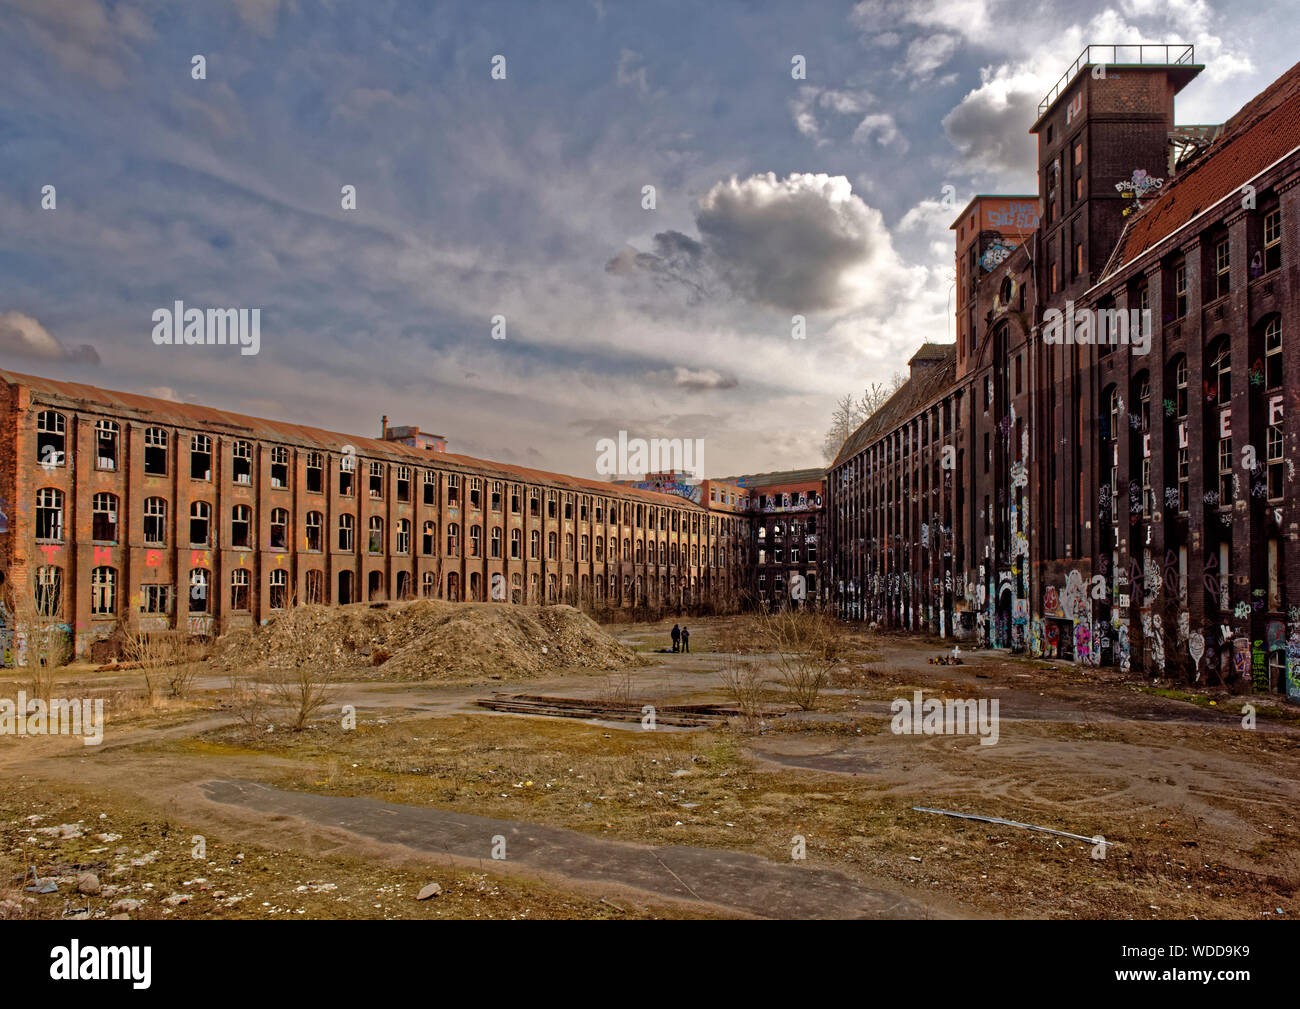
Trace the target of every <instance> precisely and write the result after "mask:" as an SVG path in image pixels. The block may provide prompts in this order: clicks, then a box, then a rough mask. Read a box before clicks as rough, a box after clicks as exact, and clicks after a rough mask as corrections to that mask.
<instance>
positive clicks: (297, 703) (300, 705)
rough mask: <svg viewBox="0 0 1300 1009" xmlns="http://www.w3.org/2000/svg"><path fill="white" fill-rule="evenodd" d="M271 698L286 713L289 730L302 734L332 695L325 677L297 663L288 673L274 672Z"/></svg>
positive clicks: (286, 671) (317, 671) (285, 670)
mask: <svg viewBox="0 0 1300 1009" xmlns="http://www.w3.org/2000/svg"><path fill="white" fill-rule="evenodd" d="M272 675H273V679H272V680H271V694H272V695H273V696H274V698H275V700H276V701H278V702H279V704H280V706H281V707H283V708H285V709H286V710H287V711H288V713H289V727H290V728H291V729H293V731H294V732H301V731H302V730H303V729H305V728H306V727H307V723H308V722H309V721H311V717H312V715H314V714H316V712H318V711H319V710H320V709H321V708H323V707H325V705H327V704H329V703H330V700H331V696H332V691H331V690H330V688H329V684H328V683H327V682H326V681H325V678H324V674H323V673H321V672H320V671H319V670H318V669H317V668H315V667H313V666H310V665H307V664H306V663H299V664H298V665H297V666H295V667H293V668H290V669H278V670H275V671H274V673H273V674H272Z"/></svg>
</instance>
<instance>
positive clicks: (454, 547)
mask: <svg viewBox="0 0 1300 1009" xmlns="http://www.w3.org/2000/svg"><path fill="white" fill-rule="evenodd" d="M447 556H448V557H459V556H460V526H459V525H457V524H456V523H455V522H448V523H447ZM447 585H448V593H449V596H450V586H451V582H448V583H447ZM459 595H460V592H459V586H458V588H457V592H456V595H455V596H450V597H451V598H453V599H454V598H457V597H458V596H459Z"/></svg>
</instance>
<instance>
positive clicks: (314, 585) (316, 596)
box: [306, 570, 325, 606]
mask: <svg viewBox="0 0 1300 1009" xmlns="http://www.w3.org/2000/svg"><path fill="white" fill-rule="evenodd" d="M306 592H307V605H309V606H319V605H320V604H321V603H323V602H324V601H325V572H323V571H316V570H312V571H308V572H307V576H306Z"/></svg>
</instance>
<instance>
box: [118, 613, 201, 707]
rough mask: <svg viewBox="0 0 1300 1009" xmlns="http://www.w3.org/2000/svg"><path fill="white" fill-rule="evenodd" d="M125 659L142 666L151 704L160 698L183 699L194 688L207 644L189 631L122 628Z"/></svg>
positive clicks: (123, 656) (146, 690) (123, 655)
mask: <svg viewBox="0 0 1300 1009" xmlns="http://www.w3.org/2000/svg"><path fill="white" fill-rule="evenodd" d="M122 658H123V659H124V660H125V661H126V662H134V663H139V665H140V669H141V671H142V672H143V673H144V685H145V692H146V694H147V695H148V698H149V701H150V703H151V704H152V703H154V702H155V701H156V700H157V699H158V698H159V697H160V696H167V697H175V698H183V697H185V696H187V695H188V694H189V692H190V689H191V688H192V687H193V685H194V678H195V677H196V676H197V675H198V672H199V663H200V662H201V661H202V658H203V645H202V644H201V643H200V642H199V641H197V640H195V639H194V638H193V637H191V636H190V634H189V632H188V631H184V630H180V629H176V630H167V631H142V630H139V629H136V630H131V629H129V628H126V627H123V628H122Z"/></svg>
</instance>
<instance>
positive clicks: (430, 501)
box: [424, 469, 438, 508]
mask: <svg viewBox="0 0 1300 1009" xmlns="http://www.w3.org/2000/svg"><path fill="white" fill-rule="evenodd" d="M424 503H425V504H426V505H428V506H429V507H430V508H433V507H436V506H437V504H438V473H437V471H436V470H431V469H427V470H425V471H424Z"/></svg>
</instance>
